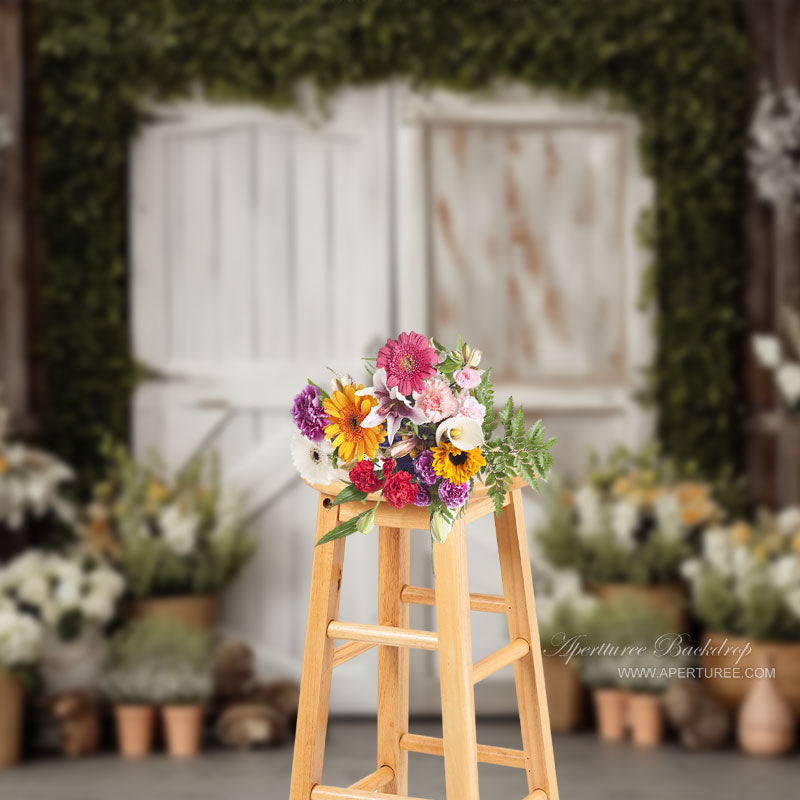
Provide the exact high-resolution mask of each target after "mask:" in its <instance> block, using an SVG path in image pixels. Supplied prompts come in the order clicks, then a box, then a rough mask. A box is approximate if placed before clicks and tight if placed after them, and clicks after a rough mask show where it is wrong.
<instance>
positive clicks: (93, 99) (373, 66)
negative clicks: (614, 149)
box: [36, 0, 747, 474]
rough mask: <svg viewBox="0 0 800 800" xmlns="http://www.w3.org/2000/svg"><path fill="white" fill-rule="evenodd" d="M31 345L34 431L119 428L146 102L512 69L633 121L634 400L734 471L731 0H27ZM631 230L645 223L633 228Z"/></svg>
mask: <svg viewBox="0 0 800 800" xmlns="http://www.w3.org/2000/svg"><path fill="white" fill-rule="evenodd" d="M36 5H37V11H38V29H39V31H40V32H41V37H40V41H39V54H40V78H41V84H40V97H39V98H38V99H39V104H38V106H39V108H40V117H39V120H38V126H39V130H40V132H41V134H42V136H43V141H42V186H43V190H42V193H41V195H42V203H43V213H44V228H45V235H46V242H47V253H48V264H47V276H48V277H47V281H48V283H47V297H48V300H47V314H46V316H47V321H48V324H47V328H46V334H45V338H44V341H43V342H41V343H37V346H41V347H42V348H43V350H44V357H45V359H46V366H47V381H48V386H49V392H50V403H49V411H48V419H47V421H46V422H47V431H48V435H49V443H50V445H51V446H52V447H53V448H54V449H55V450H56V451H57V452H59V453H60V454H61V455H62V456H64V457H65V458H66V459H67V460H68V461H69V462H71V463H73V464H75V465H76V466H78V467H80V468H82V469H84V470H86V469H87V468H92V467H94V468H97V467H98V466H99V463H100V462H99V459H98V456H97V451H98V443H99V441H100V437H101V435H102V434H103V433H106V432H109V431H110V432H111V433H112V434H113V435H114V436H115V437H117V438H123V437H124V436H125V433H126V429H127V425H128V402H129V394H130V389H131V386H132V385H133V381H134V368H133V364H132V362H131V357H130V350H129V341H128V320H127V317H128V313H127V288H126V287H127V264H126V255H127V244H128V243H127V241H126V225H127V215H128V208H127V190H128V173H127V159H128V152H129V146H130V140H131V136H132V135H133V133H134V132H135V130H136V127H137V125H138V124H139V123H140V121H141V118H142V104H143V103H144V101H145V100H146V99H150V98H171V97H177V96H186V95H188V94H189V93H190V92H191V90H192V89H193V87H195V86H197V85H201V86H203V87H204V89H205V91H206V94H207V96H209V97H211V98H214V99H221V100H225V99H244V100H251V101H252V100H256V101H260V102H264V103H269V104H272V105H277V106H288V105H290V104H292V103H293V101H294V98H295V89H296V82H297V80H298V79H300V78H309V79H312V80H313V81H315V82H316V84H317V86H318V87H319V89H320V91H321V93H322V94H323V96H324V94H326V93H328V92H331V91H333V90H335V89H336V88H337V87H340V86H344V85H349V84H367V83H373V82H376V81H380V80H384V79H387V78H390V77H393V76H396V75H400V76H404V77H406V78H408V79H409V80H410V81H411V82H412V83H413V84H416V85H426V86H435V85H439V86H446V87H448V88H451V89H454V90H464V91H472V90H482V89H486V88H487V87H489V86H490V85H491V84H492V83H493V82H495V81H497V80H513V81H521V82H523V83H525V84H529V85H531V86H534V87H543V88H553V89H556V90H560V91H561V92H563V93H565V94H567V95H571V96H585V95H588V94H591V93H594V92H604V93H606V94H607V95H609V96H610V97H611V98H612V102H614V103H615V104H616V105H618V106H620V107H629V108H631V109H632V110H633V111H634V112H636V113H637V114H638V115H639V117H640V119H641V121H642V126H643V127H642V137H641V155H642V159H643V163H644V165H645V168H646V170H647V171H648V172H649V173H650V174H651V175H652V176H653V178H654V179H655V183H656V186H657V196H656V199H655V206H654V208H653V210H652V213H651V214H650V215H648V225H647V226H646V228H647V231H646V241H647V242H648V243H649V244H650V245H651V246H652V248H653V253H654V264H653V273H652V275H651V278H650V280H649V281H648V285H649V286H650V287H651V290H652V296H653V297H654V298H655V300H656V302H657V305H658V309H659V317H658V331H657V332H658V352H657V355H656V358H655V363H654V365H653V370H652V375H651V378H652V382H651V387H652V388H651V391H650V393H649V394H650V397H651V398H652V399H653V400H654V401H655V402H656V403H657V405H658V411H659V415H658V418H659V433H660V436H661V438H662V440H663V442H664V446H665V450H666V452H667V453H669V454H671V455H673V456H675V457H676V458H677V459H678V460H679V461H687V460H690V459H693V460H695V461H696V462H697V464H698V466H699V468H700V469H701V470H702V471H703V472H704V473H706V474H716V473H718V472H720V471H722V470H723V469H724V468H725V467H728V468H731V467H735V466H736V462H737V455H738V448H739V427H740V425H739V419H738V399H737V386H736V382H737V351H738V348H737V334H738V331H739V314H738V312H737V307H738V304H739V295H738V292H739V282H740V275H741V272H742V265H743V258H742V247H741V239H740V237H741V225H740V192H739V184H740V180H741V174H742V155H741V154H742V150H743V142H744V130H745V124H746V120H745V112H746V96H745V95H746V93H745V91H744V86H745V78H746V69H747V53H746V47H745V40H744V37H743V35H742V32H741V31H740V29H739V25H738V21H737V16H738V9H737V7H736V4H735V3H732V2H730V0H703V2H700V3H698V2H690V0H662V2H659V3H653V2H652V0H616V1H615V2H613V3H610V2H607V0H582V2H570V3H555V2H510V1H509V0H484V2H472V3H429V2H427V0H405V1H404V2H402V3H401V2H396V0H368V1H367V2H358V3H356V2H350V3H332V2H330V0H307V2H302V3H300V2H292V3H287V2H283V0H268V1H267V2H264V0H239V1H238V2H236V3H230V2H227V0H205V1H204V2H202V3H198V2H194V0H173V2H168V3H165V2H162V0H139V1H138V2H135V3H131V2H128V0H70V2H68V3H65V2H62V0H38V3H37V4H36ZM644 227H645V226H643V236H644V235H645V233H644Z"/></svg>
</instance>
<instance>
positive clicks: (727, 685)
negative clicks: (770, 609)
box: [700, 632, 800, 718]
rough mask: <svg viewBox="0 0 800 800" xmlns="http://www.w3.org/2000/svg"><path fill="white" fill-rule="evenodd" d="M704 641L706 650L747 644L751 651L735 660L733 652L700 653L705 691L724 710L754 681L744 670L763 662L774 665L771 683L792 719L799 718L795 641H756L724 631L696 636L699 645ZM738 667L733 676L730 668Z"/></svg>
mask: <svg viewBox="0 0 800 800" xmlns="http://www.w3.org/2000/svg"><path fill="white" fill-rule="evenodd" d="M706 643H708V648H707V649H712V648H720V647H723V646H724V647H728V648H731V649H733V648H740V647H743V646H745V645H746V644H748V643H749V644H750V646H751V647H752V652H751V653H750V654H749V655H747V656H744V657H743V658H742V659H741V660H740V661H739V663H738V664H737V663H736V654H735V653H730V652H729V653H727V654H726V653H724V652H723V653H719V654H716V655H703V656H702V657H701V665H702V666H703V667H704V669H705V675H704V682H705V688H706V689H707V690H708V693H709V694H710V695H711V696H712V697H713V698H714V699H715V700H717V701H718V702H719V703H720V704H721V705H723V706H724V707H725V708H727V709H728V710H736V709H737V708H738V707H739V706H740V705H741V704H742V701H743V700H744V698H745V695H746V694H747V692H748V691H749V690H750V688H751V687H752V685H753V682H754V681H755V677H753V678H746V677H745V672H746V670H747V669H758V668H760V667H763V665H764V664H765V663H769V664H770V665H771V666H773V667H774V668H775V684H776V688H777V689H778V691H779V692H780V693H781V695H783V697H784V698H785V699H786V701H787V702H788V703H789V706H790V707H791V708H792V711H793V713H794V715H795V718H800V643H797V642H757V641H754V640H750V639H745V638H742V637H738V636H728V635H726V634H724V633H714V632H706V633H704V634H703V635H702V637H701V638H700V645H701V646H702V645H704V644H706ZM737 667H738V670H739V673H738V675H737V673H736V672H734V670H735V669H736V668H737ZM714 669H718V670H723V669H727V670H728V672H727V676H726V673H722V672H718V673H717V674H716V675H711V674H710V670H714Z"/></svg>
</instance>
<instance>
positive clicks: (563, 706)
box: [542, 656, 585, 733]
mask: <svg viewBox="0 0 800 800" xmlns="http://www.w3.org/2000/svg"><path fill="white" fill-rule="evenodd" d="M542 660H543V663H544V685H545V690H546V692H547V705H548V708H549V709H550V730H551V731H553V733H569V732H570V731H574V730H575V729H576V728H578V727H579V726H580V724H581V722H583V714H584V697H585V693H584V690H583V684H582V683H581V676H580V673H579V672H578V670H577V668H576V667H575V665H574V664H567V663H565V661H564V659H563V658H560V657H558V656H549V657H548V656H545V657H544V658H543V659H542Z"/></svg>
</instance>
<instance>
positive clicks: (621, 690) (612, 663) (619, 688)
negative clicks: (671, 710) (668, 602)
mask: <svg viewBox="0 0 800 800" xmlns="http://www.w3.org/2000/svg"><path fill="white" fill-rule="evenodd" d="M665 632H666V625H665V621H664V618H663V617H662V616H661V615H660V614H659V613H658V612H657V611H655V610H654V609H653V608H652V607H651V606H649V605H647V604H643V603H640V602H638V601H637V600H636V599H635V598H633V597H616V598H613V599H611V600H607V601H604V602H602V603H600V604H598V606H597V607H596V608H595V610H594V612H593V613H592V614H591V617H590V619H589V622H588V633H587V636H586V637H585V645H586V646H587V647H588V648H590V649H589V650H588V651H585V652H584V655H583V657H582V658H581V662H580V664H581V671H582V673H583V676H584V679H585V680H586V682H587V683H588V684H589V685H590V686H592V687H593V699H594V706H595V714H596V720H597V730H598V734H599V736H600V738H601V739H605V740H606V741H620V740H622V739H624V738H625V734H626V731H627V730H628V729H630V731H631V735H632V739H633V742H634V744H637V745H639V746H653V745H656V744H659V743H660V742H661V740H662V737H663V727H664V724H663V710H662V707H661V699H660V695H661V692H662V691H663V689H664V688H665V684H666V681H667V677H668V675H669V674H670V673H669V668H670V667H674V666H679V665H680V664H681V663H682V662H683V659H682V658H681V657H672V656H667V655H663V654H661V653H660V651H659V650H658V648H657V647H656V642H657V641H658V640H659V637H661V636H663V634H664V633H665Z"/></svg>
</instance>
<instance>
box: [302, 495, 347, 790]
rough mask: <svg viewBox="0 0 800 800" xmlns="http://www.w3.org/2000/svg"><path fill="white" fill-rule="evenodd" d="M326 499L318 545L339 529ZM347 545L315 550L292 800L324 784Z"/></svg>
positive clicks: (336, 543) (319, 521)
mask: <svg viewBox="0 0 800 800" xmlns="http://www.w3.org/2000/svg"><path fill="white" fill-rule="evenodd" d="M326 499H327V498H325V497H324V496H322V495H321V496H320V502H319V512H318V514H317V532H316V537H315V539H314V541H317V540H318V539H319V538H320V537H321V536H323V535H324V534H326V533H327V532H328V531H330V530H332V529H333V528H335V527H336V525H337V523H338V519H339V509H338V507H337V506H335V507H333V508H326V507H325V505H324V502H325V500H326ZM344 542H345V540H344V539H336V540H334V541H333V542H329V543H328V544H324V545H321V546H320V547H317V548H315V549H314V565H313V568H312V572H311V596H310V599H309V603H308V622H307V624H306V644H305V651H304V653H303V677H302V679H301V682H300V705H299V708H298V712H297V733H296V735H295V742H294V762H293V764H292V783H291V788H290V790H289V800H309V798H310V797H311V790H312V788H313V787H314V786H315V785H316V784H318V783H319V782H320V780H321V779H322V759H323V756H324V753H325V733H326V730H327V727H328V706H329V703H330V694H331V674H332V672H333V650H334V646H335V645H334V640H333V639H329V638H328V636H327V630H328V623H329V622H331V620H333V619H336V615H337V613H338V611H339V587H340V585H341V581H342V564H343V562H344Z"/></svg>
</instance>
